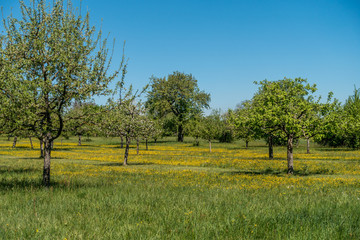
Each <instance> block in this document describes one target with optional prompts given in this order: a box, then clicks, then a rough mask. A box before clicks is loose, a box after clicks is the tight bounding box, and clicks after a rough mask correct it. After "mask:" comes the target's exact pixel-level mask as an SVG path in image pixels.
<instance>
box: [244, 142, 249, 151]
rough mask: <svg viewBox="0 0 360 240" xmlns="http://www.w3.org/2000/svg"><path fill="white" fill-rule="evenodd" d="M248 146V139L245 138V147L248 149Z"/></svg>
mask: <svg viewBox="0 0 360 240" xmlns="http://www.w3.org/2000/svg"><path fill="white" fill-rule="evenodd" d="M248 147H249V141H248V140H245V148H246V149H248Z"/></svg>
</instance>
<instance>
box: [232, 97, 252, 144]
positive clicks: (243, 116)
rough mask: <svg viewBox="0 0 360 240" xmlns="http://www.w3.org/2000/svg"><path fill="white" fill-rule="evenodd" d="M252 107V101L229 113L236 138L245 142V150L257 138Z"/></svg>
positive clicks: (243, 103)
mask: <svg viewBox="0 0 360 240" xmlns="http://www.w3.org/2000/svg"><path fill="white" fill-rule="evenodd" d="M251 107H252V106H251V101H245V102H242V103H241V105H240V106H239V107H238V108H237V109H236V110H235V111H229V113H228V115H229V122H230V124H231V125H232V126H233V128H234V130H235V134H236V136H237V137H238V138H240V139H243V140H244V141H245V148H248V146H249V142H250V141H251V140H253V139H254V138H256V131H255V126H254V123H255V120H254V119H253V113H252V112H251V110H252V109H251Z"/></svg>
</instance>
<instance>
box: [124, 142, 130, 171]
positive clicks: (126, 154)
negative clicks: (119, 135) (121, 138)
mask: <svg viewBox="0 0 360 240" xmlns="http://www.w3.org/2000/svg"><path fill="white" fill-rule="evenodd" d="M125 139H126V143H125V156H124V166H126V165H128V156H129V148H130V138H129V137H127V136H126V137H125Z"/></svg>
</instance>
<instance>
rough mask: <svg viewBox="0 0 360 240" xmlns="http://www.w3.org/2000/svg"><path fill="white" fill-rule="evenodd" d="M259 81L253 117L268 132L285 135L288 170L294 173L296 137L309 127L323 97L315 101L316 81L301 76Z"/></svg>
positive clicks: (253, 105)
mask: <svg viewBox="0 0 360 240" xmlns="http://www.w3.org/2000/svg"><path fill="white" fill-rule="evenodd" d="M258 84H259V85H260V86H259V90H258V92H257V93H256V94H255V96H254V97H253V99H252V107H253V110H252V112H253V113H254V117H253V119H254V120H255V124H256V125H257V128H258V131H260V132H262V133H263V134H264V135H265V136H267V137H269V136H271V135H274V136H280V137H286V139H287V150H288V151H287V152H288V157H287V158H288V173H290V174H292V173H293V171H294V170H293V143H294V139H296V138H299V137H301V136H303V134H304V129H306V130H309V131H310V125H311V124H312V123H313V122H314V121H313V119H315V118H314V117H313V116H314V115H316V109H317V108H318V102H319V100H320V99H318V100H317V101H315V100H314V97H313V95H312V94H313V93H314V92H315V91H316V85H312V86H311V85H310V84H308V83H307V80H305V79H302V78H295V79H294V80H293V79H289V78H284V79H283V80H278V81H274V82H269V81H267V80H264V81H261V82H260V83H258ZM271 142H272V141H271ZM269 145H270V144H269ZM269 152H270V151H269Z"/></svg>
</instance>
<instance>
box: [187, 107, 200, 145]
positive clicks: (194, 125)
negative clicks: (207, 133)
mask: <svg viewBox="0 0 360 240" xmlns="http://www.w3.org/2000/svg"><path fill="white" fill-rule="evenodd" d="M202 119H203V116H202V115H200V114H198V115H195V116H193V117H192V118H191V119H190V120H189V121H188V123H187V124H186V125H185V133H186V134H187V135H189V136H191V137H193V138H194V146H199V145H200V142H199V138H200V137H201V131H202V127H203V126H202V121H201V120H202Z"/></svg>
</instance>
